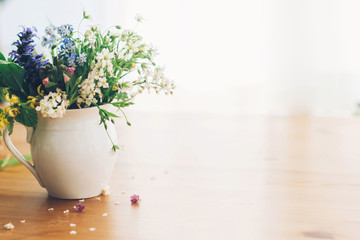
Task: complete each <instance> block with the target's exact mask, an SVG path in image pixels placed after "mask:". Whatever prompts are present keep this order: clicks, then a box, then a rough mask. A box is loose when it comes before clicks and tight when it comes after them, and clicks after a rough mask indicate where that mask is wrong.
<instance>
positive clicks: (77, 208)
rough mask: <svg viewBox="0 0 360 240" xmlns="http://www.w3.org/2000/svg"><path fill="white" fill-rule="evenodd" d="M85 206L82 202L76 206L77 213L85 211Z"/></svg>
mask: <svg viewBox="0 0 360 240" xmlns="http://www.w3.org/2000/svg"><path fill="white" fill-rule="evenodd" d="M84 208H85V206H84V204H83V203H82V202H79V203H78V204H76V206H75V211H77V212H82V210H84Z"/></svg>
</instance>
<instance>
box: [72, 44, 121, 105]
mask: <svg viewBox="0 0 360 240" xmlns="http://www.w3.org/2000/svg"><path fill="white" fill-rule="evenodd" d="M114 57H115V54H114V53H113V52H110V51H109V49H107V48H104V49H103V50H102V51H101V52H100V53H98V54H97V55H96V60H97V62H96V64H95V65H94V67H93V69H92V70H91V72H90V73H89V75H88V77H87V79H85V80H84V81H83V82H82V83H81V84H80V85H79V88H80V89H79V94H80V96H79V98H78V99H77V105H78V106H79V107H81V104H83V103H84V104H85V106H86V107H89V106H90V105H91V103H97V102H98V101H100V102H102V98H103V93H102V90H103V89H106V88H109V83H108V82H107V78H108V77H111V76H113V64H112V60H113V58H114ZM98 99H99V100H98Z"/></svg>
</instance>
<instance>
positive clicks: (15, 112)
mask: <svg viewBox="0 0 360 240" xmlns="http://www.w3.org/2000/svg"><path fill="white" fill-rule="evenodd" d="M19 113H20V111H19V109H17V108H13V109H11V110H10V111H9V116H10V117H13V118H14V117H16V116H17V115H18V114H19Z"/></svg>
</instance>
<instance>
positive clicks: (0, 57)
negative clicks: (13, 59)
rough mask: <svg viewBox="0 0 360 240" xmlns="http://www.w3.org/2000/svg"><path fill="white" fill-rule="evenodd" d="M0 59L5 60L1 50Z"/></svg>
mask: <svg viewBox="0 0 360 240" xmlns="http://www.w3.org/2000/svg"><path fill="white" fill-rule="evenodd" d="M0 60H4V61H5V60H6V58H5V56H4V54H2V53H1V52H0Z"/></svg>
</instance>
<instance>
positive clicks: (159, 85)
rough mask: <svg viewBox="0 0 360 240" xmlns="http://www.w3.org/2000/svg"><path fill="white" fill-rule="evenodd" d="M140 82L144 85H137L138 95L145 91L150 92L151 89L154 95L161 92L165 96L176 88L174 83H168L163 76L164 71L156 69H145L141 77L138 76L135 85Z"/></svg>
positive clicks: (166, 78)
mask: <svg viewBox="0 0 360 240" xmlns="http://www.w3.org/2000/svg"><path fill="white" fill-rule="evenodd" d="M141 82H145V83H144V84H142V85H139V86H140V87H139V89H138V93H142V92H143V90H145V89H147V90H148V91H149V92H150V90H151V89H153V90H155V92H156V93H159V92H160V91H161V90H162V91H164V93H165V94H169V93H170V94H173V93H174V90H175V87H176V86H175V83H174V81H170V80H169V78H168V77H166V76H165V75H164V69H162V68H156V69H155V70H152V69H151V68H146V69H145V71H144V74H143V76H139V79H138V80H137V81H135V84H136V83H141Z"/></svg>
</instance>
